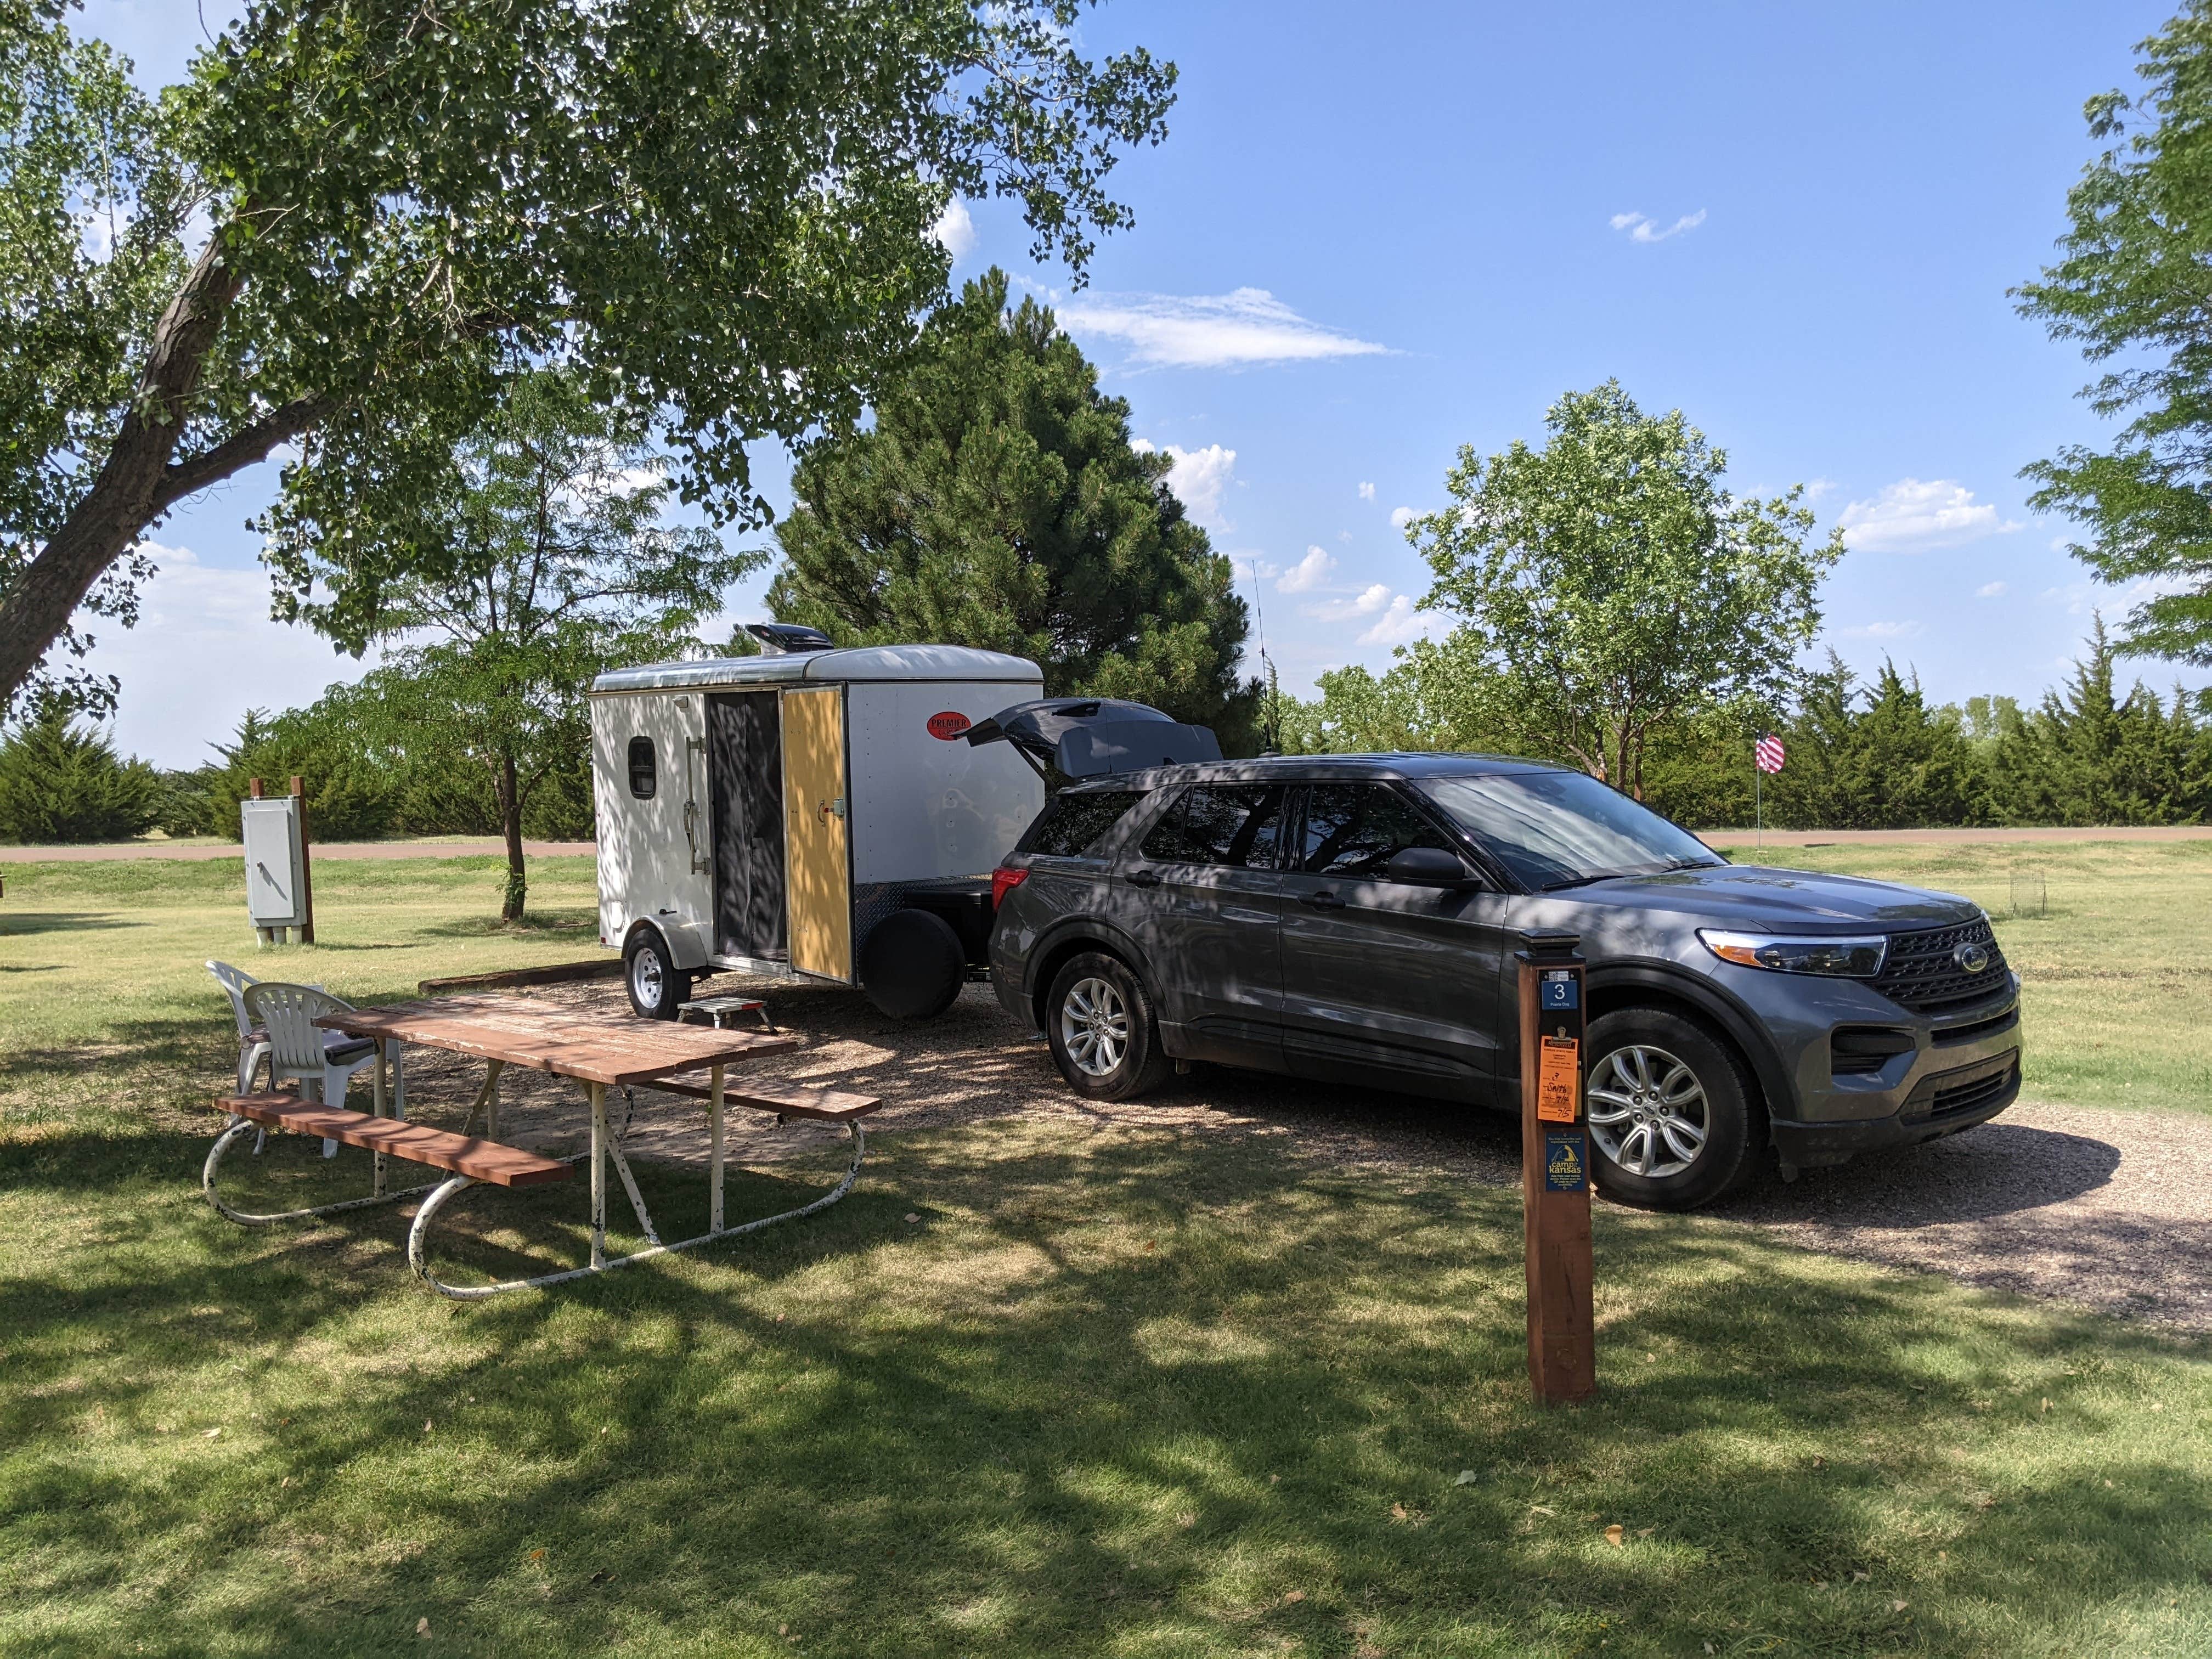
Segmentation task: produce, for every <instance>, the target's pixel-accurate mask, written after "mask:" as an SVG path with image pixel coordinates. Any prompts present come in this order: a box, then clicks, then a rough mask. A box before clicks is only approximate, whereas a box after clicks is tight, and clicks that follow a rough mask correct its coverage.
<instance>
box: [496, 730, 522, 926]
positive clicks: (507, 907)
mask: <svg viewBox="0 0 2212 1659" xmlns="http://www.w3.org/2000/svg"><path fill="white" fill-rule="evenodd" d="M499 820H500V828H501V830H503V831H504V832H505V833H506V836H507V898H506V901H505V902H504V903H502V904H501V906H500V912H499V919H500V920H501V921H521V920H522V900H523V896H524V894H525V892H526V890H528V887H529V881H528V878H527V877H526V874H525V872H524V870H523V864H522V790H521V788H520V784H519V782H518V781H517V779H516V777H515V775H514V757H513V756H512V755H502V756H501V757H500V763H499Z"/></svg>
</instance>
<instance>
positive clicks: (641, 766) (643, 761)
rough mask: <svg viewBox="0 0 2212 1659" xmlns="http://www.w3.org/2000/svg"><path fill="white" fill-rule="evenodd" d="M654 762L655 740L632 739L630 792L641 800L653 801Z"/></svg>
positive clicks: (630, 747) (630, 743) (630, 750)
mask: <svg viewBox="0 0 2212 1659" xmlns="http://www.w3.org/2000/svg"><path fill="white" fill-rule="evenodd" d="M655 771H656V768H655V767H654V765H653V739H652V738H631V739H630V740H629V792H630V793H631V794H633V795H635V796H636V797H637V798H638V799H640V800H651V799H653V788H654V786H655V782H656V779H655V776H654V774H655Z"/></svg>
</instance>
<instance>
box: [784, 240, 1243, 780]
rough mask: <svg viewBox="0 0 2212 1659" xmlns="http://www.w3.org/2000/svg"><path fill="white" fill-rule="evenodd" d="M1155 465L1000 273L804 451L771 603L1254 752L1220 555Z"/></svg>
mask: <svg viewBox="0 0 2212 1659" xmlns="http://www.w3.org/2000/svg"><path fill="white" fill-rule="evenodd" d="M1169 465H1170V463H1169V461H1168V459H1167V457H1165V456H1164V455H1159V454H1154V453H1143V452H1139V451H1138V450H1136V449H1133V448H1132V447H1130V441H1129V406H1128V404H1127V403H1126V402H1125V401H1123V400H1122V399H1121V398H1108V397H1104V396H1103V395H1101V393H1100V392H1099V391H1098V377H1097V370H1096V369H1095V368H1092V367H1091V364H1090V363H1089V362H1086V361H1085V359H1084V356H1083V353H1082V351H1081V350H1080V349H1079V348H1078V347H1077V345H1076V344H1075V343H1074V342H1073V340H1071V339H1069V338H1068V337H1067V336H1066V335H1065V334H1063V333H1061V332H1060V330H1059V328H1058V326H1057V325H1056V324H1055V323H1054V319H1053V314H1052V313H1051V312H1050V311H1048V310H1047V309H1046V308H1045V307H1042V306H1040V305H1038V304H1037V303H1036V301H1035V300H1033V299H1028V298H1024V300H1023V301H1022V302H1021V304H1020V305H1019V306H1018V307H1014V308H1013V309H1012V310H1009V309H1007V307H1006V275H1005V273H1004V272H1002V271H998V270H994V271H992V272H991V273H990V274H989V275H987V276H984V277H982V278H981V279H979V280H978V281H975V282H973V283H969V284H968V285H967V287H966V288H965V289H964V290H963V292H962V294H961V296H960V298H959V300H958V301H957V302H956V303H954V304H951V305H949V306H947V307H945V308H944V309H942V310H941V311H939V312H938V313H936V314H935V315H934V316H933V317H932V318H931V319H930V320H929V322H928V325H927V327H926V328H925V329H924V331H923V337H922V341H921V346H920V347H919V349H917V350H916V351H915V354H914V356H913V357H912V359H911V360H910V361H909V362H908V365H907V366H906V368H905V369H904V370H903V372H902V374H900V375H899V377H898V378H897V379H896V381H895V382H894V383H893V384H892V385H891V386H890V387H888V388H887V389H886V390H885V392H884V394H883V395H882V397H881V398H879V399H878V403H877V405H876V411H875V423H874V426H873V428H872V429H871V430H869V431H867V432H865V433H857V434H849V435H836V434H832V435H825V436H823V437H822V438H820V439H818V440H817V441H815V442H813V443H811V444H810V445H809V446H807V447H806V448H805V449H804V450H803V451H802V452H801V453H800V455H799V466H798V470H797V472H796V474H795V475H794V477H793V495H794V496H795V497H796V505H795V507H793V511H792V513H791V514H790V515H789V516H788V517H787V518H786V519H785V520H783V522H782V523H781V524H780V525H778V526H777V527H776V532H775V533H776V541H777V544H778V546H779V547H780V548H781V551H782V553H783V559H784V562H783V563H782V565H781V567H780V568H779V569H778V572H777V574H776V579H775V584H774V585H773V586H771V587H770V588H769V605H770V606H771V607H772V608H773V609H774V611H775V614H776V616H777V617H780V618H782V619H784V620H786V621H789V622H799V623H811V624H812V625H813V626H815V627H817V628H820V629H823V631H824V632H826V633H828V634H829V635H830V637H831V638H833V639H835V640H836V641H838V642H839V643H840V644H841V645H842V644H864V643H865V644H875V643H885V642H890V641H905V640H926V641H933V642H939V643H944V644H954V645H969V646H980V647H986V648H987V649H991V650H996V651H1006V652H1011V653H1013V654H1015V655H1017V656H1023V657H1028V658H1031V659H1034V660H1036V662H1037V663H1038V664H1039V665H1042V668H1043V670H1044V680H1045V690H1046V691H1047V693H1048V694H1049V695H1052V696H1065V695H1072V694H1078V693H1081V694H1089V695H1097V696H1117V697H1133V698H1135V699H1137V700H1138V701H1139V702H1149V703H1152V704H1154V705H1155V706H1157V707H1158V708H1164V709H1165V710H1167V711H1168V712H1169V713H1170V714H1174V715H1176V717H1177V718H1178V719H1182V720H1193V721H1195V722H1198V723H1199V724H1201V725H1206V726H1212V727H1214V728H1215V730H1216V731H1217V732H1218V733H1219V735H1220V737H1221V739H1222V743H1223V744H1224V747H1225V749H1226V750H1228V751H1229V752H1231V753H1237V752H1249V746H1250V744H1251V742H1252V727H1253V725H1254V720H1255V713H1256V708H1257V704H1258V701H1259V688H1258V684H1257V683H1256V682H1254V683H1251V684H1240V683H1239V681H1238V679H1237V658H1238V655H1239V653H1240V651H1241V649H1242V647H1243V642H1244V637H1245V635H1246V632H1247V630H1248V628H1249V619H1248V612H1247V610H1246V607H1245V605H1244V602H1243V600H1242V599H1239V598H1237V593H1236V590H1235V586H1234V581H1233V579H1232V575H1231V570H1230V566H1229V561H1228V560H1227V559H1226V558H1225V557H1223V556H1220V555H1218V554H1216V553H1215V552H1214V551H1213V550H1212V548H1211V546H1210V545H1209V544H1208V543H1207V541H1206V532H1204V531H1203V530H1201V529H1200V528H1199V527H1198V526H1196V525H1194V524H1193V523H1191V521H1190V520H1188V518H1186V517H1185V516H1184V513H1183V507H1182V502H1180V501H1177V500H1176V497H1175V495H1174V494H1173V493H1172V492H1171V491H1170V489H1168V486H1167V483H1166V478H1167V473H1168V469H1169Z"/></svg>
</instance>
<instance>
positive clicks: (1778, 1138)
mask: <svg viewBox="0 0 2212 1659" xmlns="http://www.w3.org/2000/svg"><path fill="white" fill-rule="evenodd" d="M2016 1030H2017V1027H2015V1031H2016ZM2019 1098H2020V1049H2019V1048H2018V1047H2017V1046H2015V1047H2013V1048H2008V1049H2006V1050H2004V1051H2003V1052H2002V1053H2001V1054H1991V1055H1987V1056H1985V1057H1984V1058H1982V1059H1980V1060H1973V1061H1972V1062H1970V1063H1968V1064H1966V1065H1963V1066H1954V1067H1952V1068H1950V1069H1949V1070H1947V1071H1940V1072H1932V1073H1929V1074H1928V1075H1926V1076H1924V1077H1923V1078H1922V1079H1920V1080H1919V1082H1918V1083H1917V1084H1916V1085H1914V1087H1913V1090H1912V1092H1911V1094H1910V1095H1908V1096H1907V1097H1905V1103H1904V1105H1903V1106H1902V1107H1900V1108H1899V1109H1898V1111H1897V1113H1896V1114H1895V1115H1893V1116H1890V1117H1876V1118H1858V1119H1854V1120H1849V1121H1830V1122H1793V1121H1789V1120H1786V1119H1782V1118H1777V1119H1775V1120H1774V1121H1772V1122H1771V1124H1770V1125H1769V1126H1768V1127H1769V1129H1770V1131H1771V1133H1772V1136H1773V1141H1774V1152H1775V1156H1776V1157H1777V1158H1778V1159H1779V1160H1780V1161H1781V1163H1782V1164H1783V1165H1784V1168H1785V1170H1786V1169H1792V1168H1794V1169H1801V1170H1807V1169H1818V1168H1820V1167H1821V1166H1823V1165H1826V1164H1842V1163H1845V1162H1847V1161H1848V1160H1850V1159H1851V1158H1856V1157H1857V1156H1858V1155H1859V1154H1860V1153H1861V1152H1880V1151H1881V1150H1883V1149H1884V1148H1886V1147H1891V1146H1916V1145H1917V1144H1918V1143H1920V1142H1921V1141H1923V1140H1936V1139H1941V1138H1942V1136H1944V1135H1950V1134H1956V1133H1958V1132H1959V1131H1960V1130H1961V1129H1971V1128H1972V1127H1974V1125H1976V1124H1977V1123H1986V1122H1988V1121H1990V1119H1991V1118H1993V1117H1995V1116H1996V1115H1997V1114H1998V1113H1999V1112H2002V1110H2004V1109H2005V1108H2006V1107H2008V1106H2009V1105H2011V1104H2012V1103H2013V1102H2014V1101H2015V1100H2017V1099H2019Z"/></svg>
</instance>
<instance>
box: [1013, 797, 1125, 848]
mask: <svg viewBox="0 0 2212 1659" xmlns="http://www.w3.org/2000/svg"><path fill="white" fill-rule="evenodd" d="M1144 798H1145V792H1144V791H1142V790H1130V789H1116V790H1112V791H1110V792H1106V793H1099V794H1095V795H1054V797H1053V798H1052V799H1050V800H1048V801H1047V802H1046V803H1045V808H1044V811H1042V813H1040V814H1038V816H1037V821H1036V823H1033V824H1031V825H1030V829H1029V833H1028V834H1027V835H1025V836H1023V837H1022V848H1021V850H1022V851H1023V852H1024V853H1042V854H1044V855H1045V856H1046V857H1048V858H1062V859H1079V858H1081V857H1082V856H1083V855H1084V854H1086V853H1088V852H1089V851H1090V850H1091V848H1094V847H1096V846H1097V844H1098V843H1099V842H1100V841H1101V840H1103V838H1104V837H1105V835H1106V832H1107V831H1108V830H1109V829H1112V828H1113V827H1114V826H1115V824H1117V823H1121V820H1122V818H1123V817H1126V816H1127V814H1128V811H1129V809H1130V808H1131V807H1133V806H1134V805H1136V804H1137V803H1138V802H1139V801H1140V800H1142V799H1144Z"/></svg>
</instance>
